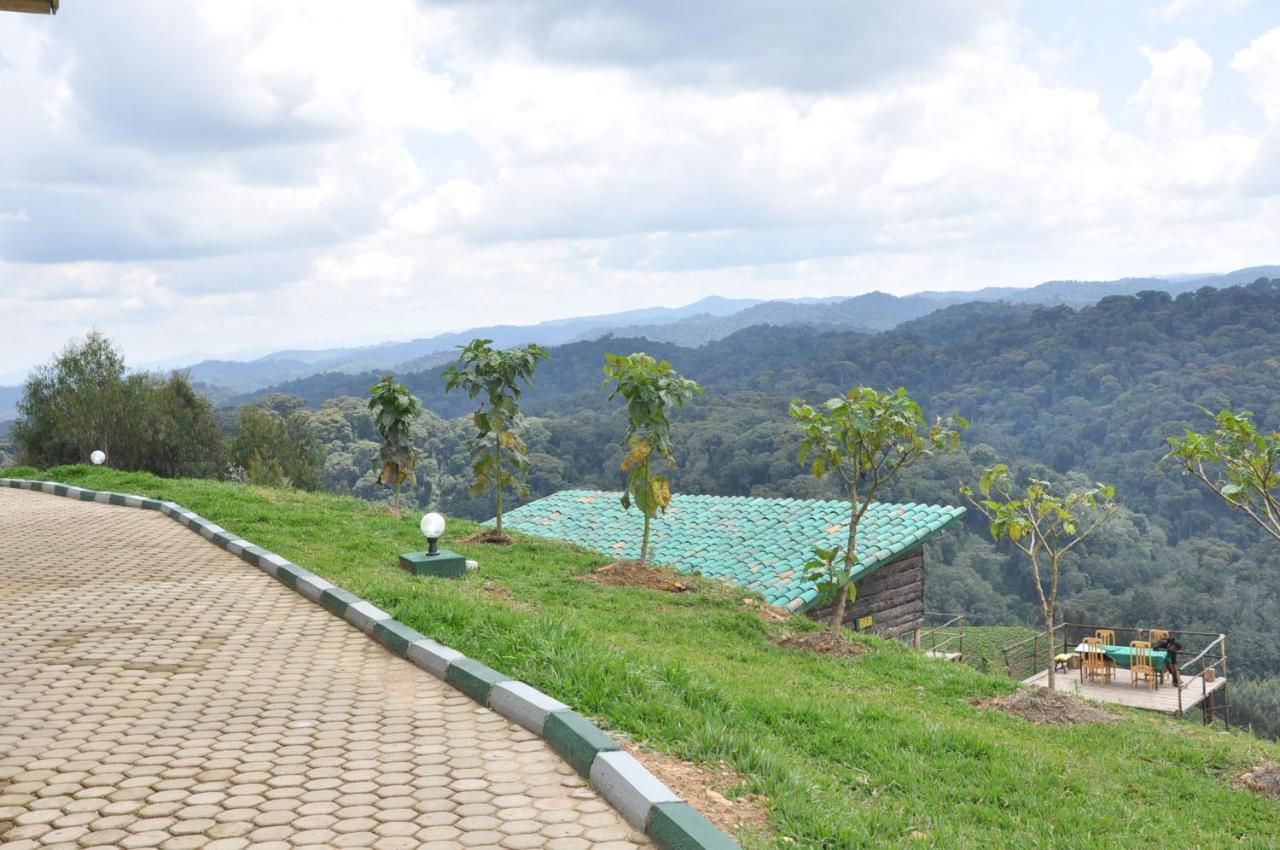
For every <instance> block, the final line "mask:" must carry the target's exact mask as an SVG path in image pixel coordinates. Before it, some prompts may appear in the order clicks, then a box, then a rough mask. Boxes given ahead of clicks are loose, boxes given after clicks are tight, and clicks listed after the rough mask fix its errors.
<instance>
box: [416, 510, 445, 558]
mask: <svg viewBox="0 0 1280 850" xmlns="http://www.w3.org/2000/svg"><path fill="white" fill-rule="evenodd" d="M418 527H419V528H421V529H422V536H423V537H425V538H427V554H428V555H439V554H440V545H439V544H440V535H442V534H444V517H442V516H441V515H440V514H438V513H435V512H432V513H429V514H424V515H423V517H422V522H421V523H419V524H418Z"/></svg>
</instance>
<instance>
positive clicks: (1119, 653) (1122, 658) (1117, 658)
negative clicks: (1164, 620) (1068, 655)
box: [1076, 643, 1169, 671]
mask: <svg viewBox="0 0 1280 850" xmlns="http://www.w3.org/2000/svg"><path fill="white" fill-rule="evenodd" d="M1084 650H1085V646H1084V644H1083V643H1082V644H1080V645H1079V646H1077V647H1076V652H1079V653H1083V652H1084ZM1102 651H1103V652H1104V653H1106V655H1107V657H1108V658H1110V659H1111V660H1112V661H1114V662H1115V663H1116V664H1117V665H1119V666H1120V667H1124V668H1126V669H1128V667H1129V659H1130V658H1132V657H1133V647H1131V646H1111V645H1110V644H1105V645H1103V647H1102ZM1168 663H1169V653H1167V652H1165V651H1164V650H1163V649H1153V650H1151V666H1152V667H1154V668H1156V670H1157V671H1160V670H1163V669H1164V668H1165V665H1166V664H1168Z"/></svg>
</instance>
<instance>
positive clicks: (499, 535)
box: [462, 528, 516, 546]
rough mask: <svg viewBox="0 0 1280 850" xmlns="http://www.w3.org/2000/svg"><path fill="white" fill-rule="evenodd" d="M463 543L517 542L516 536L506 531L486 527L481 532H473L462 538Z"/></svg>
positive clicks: (498, 544)
mask: <svg viewBox="0 0 1280 850" xmlns="http://www.w3.org/2000/svg"><path fill="white" fill-rule="evenodd" d="M462 542H463V543H489V544H492V545H494V546H510V545H511V544H512V543H515V542H516V541H515V538H513V537H512V536H511V535H509V534H507V533H506V532H505V531H495V530H494V529H492V528H489V529H486V530H484V531H482V532H480V533H479V534H473V535H471V536H470V537H464V538H462Z"/></svg>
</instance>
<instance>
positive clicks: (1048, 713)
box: [969, 688, 1115, 726]
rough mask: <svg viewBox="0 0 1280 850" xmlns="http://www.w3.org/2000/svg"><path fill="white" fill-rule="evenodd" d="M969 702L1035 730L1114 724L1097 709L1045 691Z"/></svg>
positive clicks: (1024, 691) (1024, 690) (1023, 691)
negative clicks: (1009, 717)
mask: <svg viewBox="0 0 1280 850" xmlns="http://www.w3.org/2000/svg"><path fill="white" fill-rule="evenodd" d="M969 702H970V703H971V704H973V705H976V706H977V707H978V708H985V709H987V710H989V711H1001V712H1004V713H1005V714H1012V715H1013V716H1014V717H1021V718H1022V719H1023V720H1030V721H1031V722H1032V723H1034V724H1036V725H1037V726H1075V725H1077V724H1080V723H1111V722H1113V721H1114V720H1115V718H1114V717H1112V716H1111V715H1110V714H1107V712H1105V711H1103V710H1102V709H1100V708H1096V707H1094V706H1092V705H1089V704H1088V703H1086V702H1082V701H1081V700H1078V699H1076V698H1075V697H1073V696H1071V695H1070V694H1064V693H1062V692H1061V691H1051V690H1048V689H1047V688H1019V689H1018V690H1017V691H1014V692H1013V693H1011V694H1008V695H1007V696H1002V697H992V698H991V699H974V700H970V701H969Z"/></svg>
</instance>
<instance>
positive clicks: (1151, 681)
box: [1129, 640, 1156, 689]
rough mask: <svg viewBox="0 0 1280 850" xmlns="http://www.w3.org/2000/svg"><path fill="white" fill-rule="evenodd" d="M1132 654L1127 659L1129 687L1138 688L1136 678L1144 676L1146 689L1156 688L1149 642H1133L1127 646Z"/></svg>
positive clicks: (1154, 669) (1154, 670)
mask: <svg viewBox="0 0 1280 850" xmlns="http://www.w3.org/2000/svg"><path fill="white" fill-rule="evenodd" d="M1129 647H1130V649H1132V650H1133V654H1132V655H1131V656H1130V658H1129V686H1130V687H1133V688H1136V687H1138V677H1139V676H1145V677H1146V680H1147V687H1148V688H1152V689H1154V688H1155V686H1156V668H1155V664H1154V663H1153V662H1152V660H1151V641H1149V640H1135V641H1134V642H1133V643H1131V644H1129Z"/></svg>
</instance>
